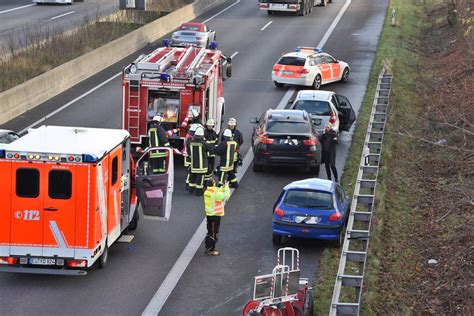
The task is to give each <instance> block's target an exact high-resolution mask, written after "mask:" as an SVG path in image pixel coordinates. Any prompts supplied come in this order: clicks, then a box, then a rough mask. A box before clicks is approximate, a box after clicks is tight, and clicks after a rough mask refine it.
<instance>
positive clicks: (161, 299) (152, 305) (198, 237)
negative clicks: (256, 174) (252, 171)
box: [142, 0, 352, 316]
mask: <svg viewBox="0 0 474 316" xmlns="http://www.w3.org/2000/svg"><path fill="white" fill-rule="evenodd" d="M351 1H352V0H346V4H345V5H344V6H343V7H342V9H341V11H340V12H339V14H338V15H337V16H336V19H335V20H334V21H333V23H332V24H331V25H330V26H329V28H328V29H327V30H326V32H325V33H324V35H323V38H322V40H321V41H320V42H319V44H318V47H320V48H323V46H324V44H326V42H327V40H328V39H329V36H331V34H332V32H333V31H334V29H335V28H336V26H337V23H338V22H339V21H340V19H341V17H342V15H343V14H344V12H345V11H346V10H347V7H348V6H349V4H350V3H351ZM341 12H342V13H341ZM295 92H296V89H295V88H290V89H289V90H288V91H286V93H285V95H284V96H283V98H282V99H281V101H280V103H278V105H277V107H276V108H277V109H284V108H285V106H286V105H287V104H288V101H289V100H290V98H291V97H292V96H293V94H294V93H295ZM252 162H253V152H252V148H249V150H248V151H247V154H246V155H245V157H244V159H243V161H242V167H241V168H240V171H239V172H238V173H237V180H238V181H240V180H241V179H242V177H243V176H244V174H245V172H246V171H247V169H248V168H249V167H250V164H251V163H252ZM233 193H234V190H233V189H232V190H231V192H230V194H231V196H232V194H233ZM205 226H206V218H204V219H203V221H202V222H201V224H200V225H199V227H198V229H197V230H196V231H195V233H194V234H193V237H192V238H191V240H190V241H189V242H188V244H187V245H186V247H185V248H184V250H183V252H182V253H181V255H180V256H179V258H178V260H176V262H175V263H174V265H173V267H172V268H171V270H170V272H168V274H167V275H166V278H165V280H164V281H163V282H162V283H161V285H160V287H159V288H158V290H157V291H156V293H155V295H153V298H152V299H151V301H150V302H149V303H148V305H147V307H146V308H145V310H144V311H143V313H142V315H143V316H152V315H158V313H159V312H160V311H161V309H162V308H163V306H164V305H165V303H166V300H167V299H168V297H169V296H170V295H171V292H172V291H173V289H174V288H175V287H176V285H177V284H178V281H179V280H180V278H181V276H182V275H183V273H184V272H185V271H186V268H187V267H188V265H189V264H190V263H191V261H192V259H193V257H194V254H196V252H197V251H198V249H199V247H200V246H201V244H202V241H203V239H204V237H205V236H206V229H205Z"/></svg>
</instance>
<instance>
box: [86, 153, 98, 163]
mask: <svg viewBox="0 0 474 316" xmlns="http://www.w3.org/2000/svg"><path fill="white" fill-rule="evenodd" d="M97 160H98V159H97V156H96V155H92V154H84V155H82V161H83V162H97Z"/></svg>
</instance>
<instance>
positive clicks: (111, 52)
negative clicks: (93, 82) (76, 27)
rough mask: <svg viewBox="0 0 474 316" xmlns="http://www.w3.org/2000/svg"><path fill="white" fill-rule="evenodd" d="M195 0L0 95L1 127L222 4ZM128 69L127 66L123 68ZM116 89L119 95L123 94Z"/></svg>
mask: <svg viewBox="0 0 474 316" xmlns="http://www.w3.org/2000/svg"><path fill="white" fill-rule="evenodd" d="M223 2H224V0H196V1H195V2H193V3H191V4H189V5H187V6H185V7H183V8H181V9H178V10H176V11H174V12H172V13H170V14H168V15H166V16H164V17H162V18H160V19H158V20H156V21H153V22H151V23H149V24H146V25H145V26H143V27H141V28H139V29H137V30H135V31H133V32H131V33H129V34H127V35H124V36H122V37H120V38H118V39H116V40H114V41H113V42H110V43H108V44H106V45H104V46H102V47H100V48H98V49H95V50H93V51H91V52H89V53H86V54H84V55H82V56H80V57H78V58H76V59H74V60H71V61H69V62H67V63H65V64H63V65H61V66H58V67H56V68H54V69H52V70H50V71H48V72H45V73H44V74H42V75H40V76H38V77H35V78H33V79H31V80H29V81H27V82H24V83H22V84H20V85H18V86H16V87H14V88H12V89H9V90H6V91H4V92H2V93H0V124H3V123H5V122H8V121H9V120H11V119H13V118H15V117H17V116H18V115H21V114H23V113H25V112H26V111H28V110H31V109H33V108H34V107H36V106H38V105H40V104H41V103H43V102H45V101H47V100H49V99H51V98H53V97H55V96H56V95H58V94H60V93H62V92H64V91H66V90H67V89H69V88H71V87H73V86H74V85H76V84H78V83H79V82H81V81H83V80H84V79H87V78H89V77H91V76H93V75H95V74H96V73H98V72H100V71H101V70H103V69H105V68H107V67H109V66H111V65H113V64H115V63H116V62H118V61H120V60H121V59H123V58H125V57H127V56H129V55H130V54H133V53H134V52H136V51H138V50H139V49H141V48H143V47H145V46H146V45H147V44H148V43H151V42H154V41H156V40H158V39H159V38H161V37H163V36H164V35H166V34H167V33H169V32H171V31H173V30H174V29H175V28H176V27H178V26H179V25H180V24H181V23H183V22H187V21H190V20H193V19H195V18H196V17H198V16H199V15H201V14H203V13H205V12H206V11H208V10H210V9H212V8H213V7H215V6H217V5H219V4H221V3H223ZM124 66H125V65H124ZM119 91H120V87H117V93H120V92H119Z"/></svg>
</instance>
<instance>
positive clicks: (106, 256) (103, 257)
mask: <svg viewBox="0 0 474 316" xmlns="http://www.w3.org/2000/svg"><path fill="white" fill-rule="evenodd" d="M104 247H105V248H104V252H103V253H102V254H101V255H100V257H99V262H98V266H97V267H98V268H99V269H103V268H105V266H106V265H107V262H109V247H107V240H106V241H105V246H104Z"/></svg>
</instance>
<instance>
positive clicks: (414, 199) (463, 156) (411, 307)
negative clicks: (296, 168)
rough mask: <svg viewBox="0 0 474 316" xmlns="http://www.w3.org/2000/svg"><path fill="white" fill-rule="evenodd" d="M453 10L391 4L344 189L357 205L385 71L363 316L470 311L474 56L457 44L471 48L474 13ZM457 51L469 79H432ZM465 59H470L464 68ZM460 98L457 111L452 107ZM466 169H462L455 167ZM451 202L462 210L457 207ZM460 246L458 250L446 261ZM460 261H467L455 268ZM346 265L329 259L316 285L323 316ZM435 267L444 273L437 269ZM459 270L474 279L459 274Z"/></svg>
mask: <svg viewBox="0 0 474 316" xmlns="http://www.w3.org/2000/svg"><path fill="white" fill-rule="evenodd" d="M460 2H461V3H463V1H460ZM464 3H466V2H464ZM450 6H452V5H448V6H446V5H442V4H441V1H428V2H427V1H424V2H423V1H413V0H392V1H391V3H390V7H389V11H388V12H390V13H391V12H392V9H395V10H396V12H397V25H396V27H391V26H390V15H388V16H387V19H386V21H385V27H384V30H383V32H382V35H381V38H380V41H379V44H378V51H377V55H376V59H375V62H374V65H373V68H372V72H371V76H370V81H369V86H368V89H367V93H366V96H365V98H364V101H363V104H362V107H361V110H360V113H359V116H358V123H357V127H356V131H355V134H354V138H353V144H352V148H351V153H350V155H349V158H348V161H347V164H346V168H345V171H344V178H343V179H342V184H343V187H344V188H345V189H346V190H348V191H349V193H350V194H351V195H352V193H353V192H352V191H353V187H354V181H355V179H356V176H357V172H358V166H359V161H360V156H361V150H362V146H363V142H364V138H365V134H366V129H367V124H368V119H369V116H370V110H371V106H372V102H373V98H374V94H375V88H376V83H377V76H378V74H379V72H380V70H381V67H382V64H384V65H385V66H386V68H388V69H389V71H390V72H392V74H393V76H394V77H393V84H392V94H391V102H390V106H391V108H390V115H389V120H388V124H387V127H386V136H385V138H384V147H383V153H382V159H381V169H380V172H379V177H378V185H377V192H376V207H375V211H374V218H373V221H372V232H371V239H370V245H369V259H368V263H367V267H366V276H365V280H364V282H365V283H364V292H363V297H362V300H363V302H362V314H364V315H372V314H378V315H387V314H400V315H406V314H421V313H429V314H431V313H442V314H450V313H463V312H464V313H466V312H467V311H468V310H469V306H470V305H471V303H469V297H471V298H472V288H469V286H470V284H469V282H468V280H469V275H471V276H472V272H468V271H469V270H470V269H469V265H471V267H472V249H473V247H472V205H473V204H472V203H473V202H472V196H473V195H472V194H473V192H472V170H471V171H470V172H469V163H471V164H470V165H471V166H472V135H473V133H472V124H471V123H472V118H473V117H472V114H473V107H472V105H473V104H472V102H473V101H472V100H473V96H472V90H473V88H472V87H473V85H472V49H471V48H472V47H470V46H469V45H460V46H459V47H453V43H456V39H458V42H467V43H469V42H470V40H469V38H471V39H472V36H471V35H472V34H470V33H469V32H470V31H471V29H472V11H466V7H467V5H466V7H462V8H458V11H460V10H461V9H462V10H464V11H465V12H464V11H463V12H464V13H466V12H467V14H466V15H464V17H462V16H461V15H462V14H459V13H457V14H458V16H453V12H454V13H455V14H456V11H453V9H454V8H453V7H451V8H450ZM430 14H431V16H430ZM469 18H470V19H471V20H469ZM458 22H460V23H458ZM445 29H449V30H450V32H449V34H448V35H450V36H446V31H445ZM433 30H435V31H434V32H433ZM453 34H454V36H453ZM456 34H457V36H456ZM459 34H463V35H461V36H459ZM433 37H434V38H433ZM453 37H454V39H453ZM470 43H472V42H470ZM430 44H431V45H430ZM440 45H441V47H442V48H440ZM471 45H472V44H471ZM453 51H454V52H457V53H458V54H457V55H455V56H457V58H458V59H457V61H458V62H460V63H461V64H462V65H464V67H467V69H463V68H462V67H456V69H458V71H457V73H456V72H455V71H451V72H446V71H445V72H442V73H434V70H433V65H432V62H433V60H438V59H439V58H445V59H444V60H443V59H441V61H438V64H437V67H438V68H439V69H441V70H443V69H445V68H447V67H450V63H449V60H446V58H448V59H449V57H451V61H452V60H453V56H449V55H452V52H453ZM463 52H467V53H468V55H469V54H470V58H469V59H467V60H464V59H465V58H464V55H463V54H462V53H463ZM446 55H447V57H446ZM460 56H462V57H460ZM454 59H456V57H454ZM451 65H452V64H451ZM451 68H453V67H451ZM460 74H461V75H460ZM469 74H471V76H470V77H469ZM466 78H467V79H466ZM447 81H448V82H447ZM437 85H439V86H437ZM459 85H461V87H459ZM455 87H457V88H455ZM463 87H464V88H463ZM453 91H454V93H453ZM450 92H451V93H450ZM453 94H456V95H457V97H456V98H455V100H456V101H458V100H459V103H452V101H454V100H453V97H452V95H453ZM433 100H436V101H437V105H438V106H436V105H435V103H434V102H433ZM427 102H430V103H431V104H430V103H427ZM443 104H444V105H445V106H446V105H449V104H450V105H449V106H448V108H452V107H451V105H455V104H456V105H458V104H463V105H465V106H464V107H463V108H462V109H463V110H462V111H459V112H460V113H456V115H452V114H453V113H444V114H443V111H445V109H446V108H443ZM446 117H448V119H447V120H446ZM463 117H464V118H463ZM440 124H441V125H442V126H444V127H448V128H450V129H455V130H456V131H457V132H458V134H457V135H455V134H453V133H452V132H449V131H446V130H443V129H442V128H441V127H440ZM453 126H454V127H453ZM463 136H464V138H463ZM469 137H470V140H469ZM440 139H442V141H441V142H437V141H438V140H440ZM463 139H464V141H463ZM466 139H467V140H466ZM459 160H461V161H460V163H461V164H460V166H458V167H456V168H454V167H452V166H449V162H451V165H453V164H454V163H455V162H456V161H459ZM453 162H454V163H453ZM443 168H446V169H447V170H443ZM427 180H428V181H427ZM453 194H454V195H455V196H456V198H457V199H458V201H459V203H452V204H451V205H449V202H450V201H451V202H452V199H451V196H452V195H453ZM440 196H441V198H440ZM454 204H455V205H454ZM469 210H470V212H469ZM451 211H452V214H451ZM466 211H468V212H466ZM448 212H449V213H448ZM446 214H447V215H446ZM440 218H441V221H440ZM469 236H470V240H471V243H470V244H469ZM453 243H454V244H455V245H456V248H455V250H452V251H448V250H449V249H451V248H450V246H451V245H452V244H453ZM440 252H444V253H446V254H445V255H444V256H441V255H440ZM456 256H458V257H457V258H459V259H458V260H453V258H456ZM339 257H340V250H339V249H326V250H325V251H324V253H323V257H322V260H321V263H320V268H319V271H318V276H319V279H318V280H317V281H316V284H315V303H316V306H315V307H316V308H315V314H316V315H326V314H327V313H328V311H329V308H330V302H331V298H332V291H333V288H334V282H335V275H336V272H337V266H338V262H339ZM430 258H434V259H437V260H438V264H437V265H436V266H429V265H428V264H427V261H428V259H430ZM450 259H451V262H450ZM451 265H452V266H451ZM456 265H458V267H459V268H461V269H467V271H466V270H464V271H463V270H461V271H460V270H459V269H458V271H457V273H456V271H455V270H456V269H455V268H454V267H455V266H456ZM466 272H467V274H466ZM468 293H471V294H468Z"/></svg>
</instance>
